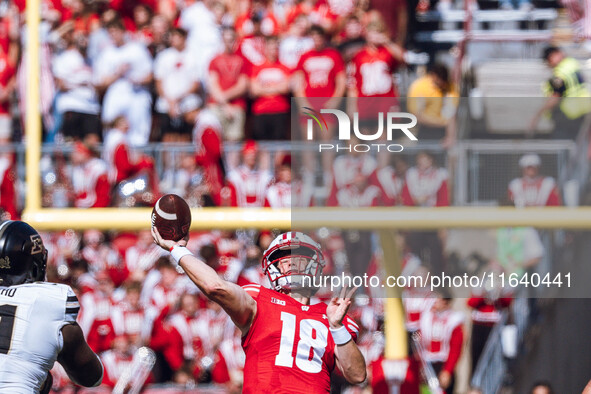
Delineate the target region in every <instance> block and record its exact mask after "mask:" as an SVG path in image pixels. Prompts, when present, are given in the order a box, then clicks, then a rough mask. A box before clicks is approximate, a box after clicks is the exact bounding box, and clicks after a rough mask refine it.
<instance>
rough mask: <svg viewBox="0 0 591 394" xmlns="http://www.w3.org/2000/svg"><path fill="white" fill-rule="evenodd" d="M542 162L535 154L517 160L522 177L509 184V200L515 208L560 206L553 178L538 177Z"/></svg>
mask: <svg viewBox="0 0 591 394" xmlns="http://www.w3.org/2000/svg"><path fill="white" fill-rule="evenodd" d="M541 165H542V160H541V159H540V156H538V155H536V154H535V153H529V154H527V155H524V156H522V157H521V159H519V167H521V171H522V174H523V176H522V177H521V178H516V179H513V180H512V181H511V182H510V183H509V198H510V199H511V201H513V203H514V204H515V206H516V207H552V206H559V205H562V202H561V199H560V192H559V191H558V187H557V186H556V181H555V180H554V178H552V177H549V176H542V175H540V166H541Z"/></svg>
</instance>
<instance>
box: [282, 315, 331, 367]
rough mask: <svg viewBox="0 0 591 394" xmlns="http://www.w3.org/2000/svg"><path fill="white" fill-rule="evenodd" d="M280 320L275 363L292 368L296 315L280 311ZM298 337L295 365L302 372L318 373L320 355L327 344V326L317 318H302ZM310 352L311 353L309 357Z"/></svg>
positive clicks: (320, 363)
mask: <svg viewBox="0 0 591 394" xmlns="http://www.w3.org/2000/svg"><path fill="white" fill-rule="evenodd" d="M281 322H282V326H281V344H280V345H279V354H277V356H276V357H275V365H278V366H280V367H289V368H293V355H292V354H293V345H294V341H295V327H296V316H295V315H294V314H292V313H287V312H281ZM314 332H315V334H314ZM299 337H300V340H299V341H298V344H297V352H296V359H295V364H296V366H297V367H298V368H299V369H301V370H302V371H304V372H310V373H318V372H320V371H322V356H323V355H324V352H325V351H326V345H327V344H328V341H327V338H328V328H326V326H325V325H324V324H322V323H321V322H319V321H318V320H314V319H303V320H302V321H300V335H299ZM310 353H312V358H311V359H310Z"/></svg>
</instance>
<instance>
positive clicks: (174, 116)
mask: <svg viewBox="0 0 591 394" xmlns="http://www.w3.org/2000/svg"><path fill="white" fill-rule="evenodd" d="M186 38H187V31H186V30H185V29H182V28H175V29H173V30H172V31H171V35H170V48H167V49H165V50H163V51H162V52H160V53H159V54H158V55H157V56H156V59H155V61H154V79H155V80H156V91H157V93H158V99H157V100H156V113H157V114H158V118H159V123H160V131H161V136H162V139H163V141H181V140H182V141H190V139H191V133H192V130H193V125H192V124H191V123H189V122H187V120H186V117H185V115H186V114H187V112H190V111H191V110H193V109H194V108H196V107H198V106H200V104H201V102H202V100H201V98H200V97H199V96H198V95H197V92H198V91H199V90H200V87H201V85H200V83H199V75H198V73H197V69H198V68H197V67H198V65H197V63H196V58H197V57H198V56H195V54H194V53H191V52H190V51H189V50H188V49H187V47H186V45H185V43H186Z"/></svg>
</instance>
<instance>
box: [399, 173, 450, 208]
mask: <svg viewBox="0 0 591 394" xmlns="http://www.w3.org/2000/svg"><path fill="white" fill-rule="evenodd" d="M402 202H403V203H404V205H406V206H409V207H414V206H421V207H447V206H449V195H448V187H447V171H446V170H445V169H443V168H434V167H431V168H428V169H427V170H425V171H421V170H419V169H418V168H417V167H412V168H410V169H409V170H408V171H406V180H405V183H404V186H403V188H402Z"/></svg>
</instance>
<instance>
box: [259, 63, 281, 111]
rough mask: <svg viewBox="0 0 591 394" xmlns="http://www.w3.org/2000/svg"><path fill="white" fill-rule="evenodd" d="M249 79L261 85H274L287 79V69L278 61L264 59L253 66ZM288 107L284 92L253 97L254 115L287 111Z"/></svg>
mask: <svg viewBox="0 0 591 394" xmlns="http://www.w3.org/2000/svg"><path fill="white" fill-rule="evenodd" d="M251 79H252V80H256V81H257V82H258V83H260V84H261V85H263V86H265V85H267V86H269V85H276V84H278V83H283V82H284V81H285V80H289V69H288V68H287V67H285V66H284V65H283V64H281V63H279V62H276V63H270V62H268V61H266V62H265V63H263V64H262V65H260V66H254V67H253V69H252V74H251ZM289 108H290V106H289V98H288V97H287V95H285V94H276V95H272V96H260V97H257V98H255V99H254V102H253V104H252V112H253V113H254V114H255V115H260V114H277V113H282V112H289Z"/></svg>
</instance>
